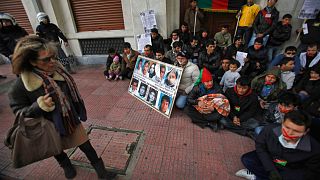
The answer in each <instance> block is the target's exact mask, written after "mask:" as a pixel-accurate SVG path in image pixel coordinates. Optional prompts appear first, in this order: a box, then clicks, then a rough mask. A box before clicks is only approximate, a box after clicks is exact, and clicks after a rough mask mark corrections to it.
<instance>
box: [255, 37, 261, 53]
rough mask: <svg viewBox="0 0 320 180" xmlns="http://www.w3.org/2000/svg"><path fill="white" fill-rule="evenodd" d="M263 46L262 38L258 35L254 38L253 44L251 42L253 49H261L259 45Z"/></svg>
mask: <svg viewBox="0 0 320 180" xmlns="http://www.w3.org/2000/svg"><path fill="white" fill-rule="evenodd" d="M262 46H263V38H261V37H258V38H256V39H255V40H254V44H253V48H254V49H255V50H259V49H261V47H262Z"/></svg>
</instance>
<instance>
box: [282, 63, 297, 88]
mask: <svg viewBox="0 0 320 180" xmlns="http://www.w3.org/2000/svg"><path fill="white" fill-rule="evenodd" d="M279 65H280V70H281V79H282V81H283V82H285V83H286V85H287V90H290V89H291V88H292V86H293V82H294V79H295V77H296V75H295V74H294V72H292V71H293V69H294V59H293V58H291V57H285V58H283V59H282V61H281V62H280V64H279Z"/></svg>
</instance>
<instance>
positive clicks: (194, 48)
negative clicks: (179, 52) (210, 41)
mask: <svg viewBox="0 0 320 180" xmlns="http://www.w3.org/2000/svg"><path fill="white" fill-rule="evenodd" d="M183 50H184V51H186V52H187V54H188V55H189V56H190V60H191V61H192V62H193V63H194V64H198V57H199V53H200V50H201V49H200V46H199V44H198V39H197V38H196V37H192V38H190V43H188V44H186V43H185V44H184V46H183Z"/></svg>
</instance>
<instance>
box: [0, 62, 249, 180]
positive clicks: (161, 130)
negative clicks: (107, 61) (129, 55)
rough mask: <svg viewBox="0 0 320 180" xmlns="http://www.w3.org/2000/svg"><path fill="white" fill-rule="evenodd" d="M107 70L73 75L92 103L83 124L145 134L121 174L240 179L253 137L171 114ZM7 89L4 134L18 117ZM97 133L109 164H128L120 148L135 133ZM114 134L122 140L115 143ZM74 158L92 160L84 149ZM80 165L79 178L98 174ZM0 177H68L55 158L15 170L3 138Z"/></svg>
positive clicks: (1, 110) (1, 102)
mask: <svg viewBox="0 0 320 180" xmlns="http://www.w3.org/2000/svg"><path fill="white" fill-rule="evenodd" d="M103 69H104V67H103V66H102V65H95V66H84V67H80V68H79V70H78V72H77V74H74V75H73V77H74V78H75V81H76V83H77V85H78V88H79V90H80V93H81V95H82V97H83V99H84V101H85V104H86V107H87V112H88V120H87V121H86V122H85V123H83V124H84V126H85V127H86V128H89V127H90V125H97V126H104V127H110V128H111V127H114V128H121V129H129V130H135V131H143V138H142V139H141V141H139V143H138V146H137V149H136V151H135V153H134V156H133V157H132V159H131V161H130V164H129V166H128V169H127V171H126V175H122V176H118V177H117V179H148V180H149V179H174V180H176V179H188V180H189V179H191V180H192V179H201V180H206V179H208V180H229V179H230V180H237V179H240V178H238V177H236V176H235V175H234V173H235V172H236V171H237V170H239V169H241V168H243V166H242V164H241V162H240V157H241V155H242V154H243V153H245V152H248V151H250V150H253V149H254V142H253V141H252V140H250V139H249V138H246V137H242V136H239V135H236V134H233V133H231V132H228V131H225V130H224V131H219V132H218V133H214V132H213V131H212V130H210V129H207V128H205V129H201V128H199V127H197V126H195V125H194V124H192V123H191V120H190V119H189V118H188V117H187V116H186V115H185V114H184V112H183V111H181V110H178V109H174V110H173V113H172V117H171V118H170V119H168V118H166V117H164V116H162V115H160V114H159V113H157V112H156V111H154V110H152V109H151V108H149V107H148V106H147V105H144V104H143V103H141V102H140V101H139V100H137V99H135V98H134V97H132V96H131V95H130V94H128V93H127V87H128V85H129V80H123V81H107V80H106V79H105V77H104V76H103ZM0 72H4V73H6V74H7V76H8V79H7V80H5V81H4V82H1V80H0V89H1V88H2V87H3V86H5V85H6V83H8V82H9V83H10V82H11V81H12V80H14V79H15V78H16V77H15V76H14V75H13V74H12V73H11V70H10V65H5V66H4V65H1V66H0ZM5 90H6V89H5V88H4V92H2V93H0V121H1V122H0V138H4V135H5V133H6V131H7V130H8V128H9V127H10V126H11V124H12V122H13V120H14V117H13V114H12V111H11V109H10V108H9V105H8V103H9V101H8V97H7V94H6V92H5ZM97 134H99V133H97ZM97 134H95V135H94V134H93V137H92V138H91V139H92V144H93V145H94V146H95V147H96V149H97V152H98V153H99V154H102V158H103V159H104V160H105V162H106V163H105V164H108V165H109V166H114V167H116V168H123V162H124V161H125V160H126V159H128V155H126V154H123V153H122V154H121V152H120V151H117V149H118V150H119V149H122V150H123V149H126V148H127V147H126V146H125V144H129V142H130V141H132V138H133V139H134V137H128V136H125V135H119V136H117V135H116V136H115V135H110V134H109V133H107V134H106V135H101V137H100V138H98V135H97ZM111 134H112V133H111ZM111 137H113V138H115V137H116V139H117V140H116V141H115V142H117V143H113V145H112V146H111V144H110V142H111V139H110V138H111ZM130 138H131V139H130ZM123 142H126V143H123ZM108 143H109V144H108ZM109 145H110V147H108V146H109ZM103 152H106V153H103ZM74 158H75V159H79V160H81V161H84V162H87V159H86V158H85V157H84V156H83V155H81V154H80V152H79V154H76V155H75V157H74ZM76 170H77V176H76V178H75V179H81V180H82V179H96V178H97V176H96V174H95V172H94V171H92V170H89V169H88V168H83V167H80V166H76ZM0 179H32V180H34V179H36V180H37V179H55V180H58V179H64V176H63V171H62V169H61V168H60V167H59V165H58V163H56V162H55V160H54V159H53V158H49V159H46V160H43V161H41V162H37V163H34V164H32V165H29V166H26V167H24V168H20V169H13V168H12V166H11V160H10V151H9V149H8V148H7V147H5V146H4V145H3V143H0Z"/></svg>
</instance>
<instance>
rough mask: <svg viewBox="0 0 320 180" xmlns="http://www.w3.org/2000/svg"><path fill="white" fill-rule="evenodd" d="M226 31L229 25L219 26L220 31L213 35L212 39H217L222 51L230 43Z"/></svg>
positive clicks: (228, 34) (229, 37)
mask: <svg viewBox="0 0 320 180" xmlns="http://www.w3.org/2000/svg"><path fill="white" fill-rule="evenodd" d="M228 31H229V26H228V25H224V26H222V27H221V31H220V32H217V33H216V34H215V35H214V39H215V40H216V41H217V46H218V47H219V48H221V49H222V50H223V51H225V50H227V47H228V46H230V45H231V44H232V40H231V34H230V33H229V32H228Z"/></svg>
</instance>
